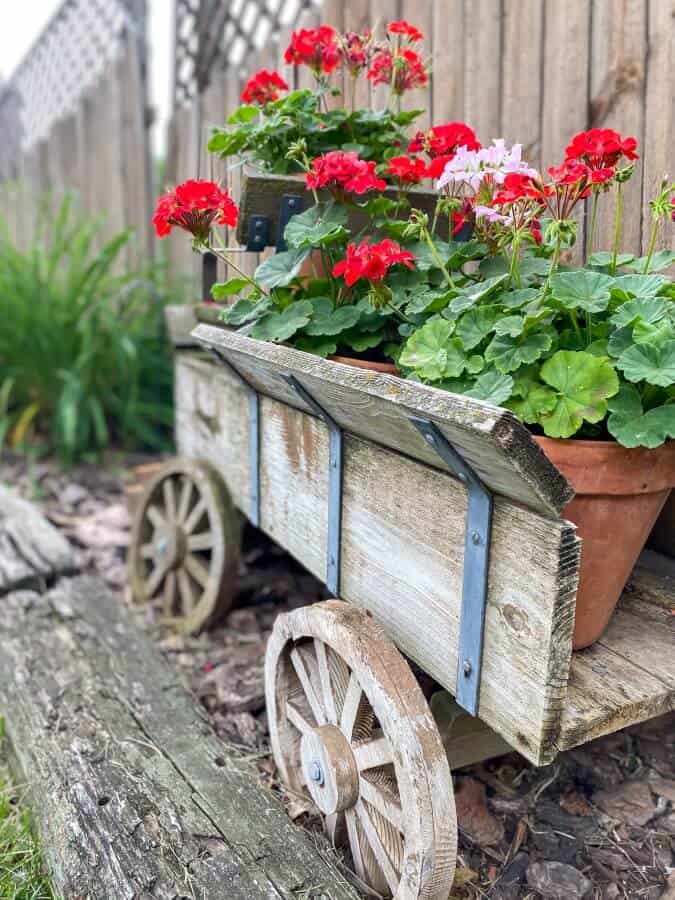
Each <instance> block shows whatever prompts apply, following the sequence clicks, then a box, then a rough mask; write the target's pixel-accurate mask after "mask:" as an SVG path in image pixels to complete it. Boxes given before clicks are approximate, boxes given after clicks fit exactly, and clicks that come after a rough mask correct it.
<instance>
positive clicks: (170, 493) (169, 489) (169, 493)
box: [162, 478, 176, 522]
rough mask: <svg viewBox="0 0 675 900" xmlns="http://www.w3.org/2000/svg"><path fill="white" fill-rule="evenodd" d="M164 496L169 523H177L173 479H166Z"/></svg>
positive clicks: (163, 485)
mask: <svg viewBox="0 0 675 900" xmlns="http://www.w3.org/2000/svg"><path fill="white" fill-rule="evenodd" d="M162 493H163V495H164V511H165V513H166V518H167V519H168V521H169V522H175V521H176V488H175V485H174V481H173V478H165V479H164V481H163V482H162Z"/></svg>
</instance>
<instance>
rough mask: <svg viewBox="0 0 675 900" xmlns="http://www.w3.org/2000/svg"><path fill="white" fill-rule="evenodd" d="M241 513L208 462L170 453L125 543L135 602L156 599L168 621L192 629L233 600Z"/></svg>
mask: <svg viewBox="0 0 675 900" xmlns="http://www.w3.org/2000/svg"><path fill="white" fill-rule="evenodd" d="M240 537H241V526H240V519H239V515H238V513H237V512H236V510H235V508H234V505H233V503H232V501H231V499H230V495H229V493H228V491H227V488H226V486H225V485H224V484H223V482H222V480H221V479H220V477H219V476H218V475H217V474H216V473H215V472H214V471H213V470H212V469H211V468H210V467H209V466H208V465H207V464H206V463H202V462H196V461H194V460H190V459H175V460H172V461H171V462H169V463H167V464H166V465H165V466H163V467H162V468H161V469H160V471H159V472H158V473H157V475H156V476H155V477H154V478H153V479H152V481H151V482H149V484H148V485H147V487H146V489H145V492H144V494H143V496H142V497H141V499H140V500H139V503H138V506H137V509H136V513H135V516H134V522H133V527H132V534H131V544H130V548H129V555H128V558H129V575H130V580H131V586H132V591H133V596H134V599H135V601H136V602H137V603H149V602H154V603H156V605H157V606H158V607H159V606H160V602H159V597H160V592H161V596H162V598H163V599H162V601H161V608H162V611H163V613H164V616H165V618H167V619H170V621H171V625H172V627H174V628H177V629H179V630H180V631H183V632H186V633H196V632H198V631H200V630H201V629H202V628H204V627H205V626H206V625H209V624H210V623H211V622H213V621H214V620H215V619H217V618H218V617H219V616H220V615H222V614H223V613H224V612H225V611H227V610H228V609H229V608H230V606H231V605H232V601H233V599H234V588H235V578H236V575H237V571H238V568H239V542H240Z"/></svg>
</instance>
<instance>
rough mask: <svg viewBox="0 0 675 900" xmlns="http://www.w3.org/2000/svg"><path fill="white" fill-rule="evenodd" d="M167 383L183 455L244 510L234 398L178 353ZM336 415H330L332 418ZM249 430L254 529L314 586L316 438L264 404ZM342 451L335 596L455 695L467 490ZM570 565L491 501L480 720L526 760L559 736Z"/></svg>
mask: <svg viewBox="0 0 675 900" xmlns="http://www.w3.org/2000/svg"><path fill="white" fill-rule="evenodd" d="M241 359H242V358H238V362H239V363H241ZM240 371H241V367H240ZM249 374H250V373H249ZM176 381H177V399H176V402H177V443H178V446H179V448H180V451H181V453H183V454H186V455H187V454H190V455H194V456H195V457H197V458H202V459H206V460H208V461H210V462H211V463H212V465H213V466H215V467H216V468H217V470H218V471H219V472H220V474H221V475H222V477H223V478H224V480H225V481H226V483H227V484H228V486H229V487H230V490H231V493H232V495H233V498H234V501H235V503H236V504H237V505H238V506H239V507H240V508H241V509H242V510H243V511H246V510H247V509H248V471H247V467H248V457H247V452H248V436H247V422H248V412H247V405H246V395H245V392H244V390H243V388H242V387H241V386H240V385H239V383H238V382H237V381H236V380H235V378H234V376H232V375H231V374H230V373H229V372H228V371H227V370H225V369H222V370H220V371H218V370H217V369H216V368H215V363H210V362H207V361H205V360H199V359H198V358H195V357H193V356H192V355H191V354H189V353H186V354H183V355H181V357H180V358H179V360H178V371H177V379H176ZM305 383H306V384H307V385H308V387H310V383H309V381H307V380H305ZM311 387H313V385H312V386H311ZM311 387H310V389H311ZM317 394H318V392H315V395H317ZM344 406H345V404H344V403H343V405H342V407H340V406H338V405H333V406H331V407H330V408H331V411H332V413H333V414H334V415H336V416H338V418H340V414H341V413H342V410H344ZM381 418H382V416H380V419H381ZM261 423H262V424H261V428H262V431H261V445H262V454H261V481H262V492H261V494H262V497H261V500H262V502H261V508H262V522H261V525H262V528H263V530H264V531H266V532H267V533H268V534H269V535H270V536H271V537H272V538H274V539H275V540H276V541H278V542H279V543H280V544H281V545H282V546H283V547H284V548H286V549H287V550H288V551H289V552H290V553H291V554H293V555H294V556H295V557H296V558H297V559H299V560H300V561H301V562H302V563H303V565H305V566H306V567H307V568H308V569H309V570H310V571H311V572H313V573H314V574H315V575H317V576H318V577H319V578H321V579H324V578H325V573H326V537H327V487H328V485H327V478H326V469H327V459H328V435H327V429H326V427H325V426H324V425H323V423H321V422H320V421H318V420H316V419H314V418H312V417H311V416H309V415H307V414H304V413H302V412H300V411H299V410H297V409H293V408H292V407H289V406H286V405H284V404H282V403H279V402H278V401H276V400H273V399H271V398H269V397H263V400H262V411H261ZM344 449H345V466H344V494H343V536H342V580H341V592H340V594H341V597H342V598H343V599H346V600H349V601H350V602H352V603H354V604H357V605H360V606H363V607H365V608H366V609H368V610H369V611H371V612H372V613H373V615H374V616H375V617H376V618H377V619H378V620H379V621H380V622H381V624H382V625H383V626H384V627H385V629H386V630H387V632H388V634H389V635H390V637H391V638H392V640H393V641H394V643H395V644H396V645H397V646H398V647H399V648H400V649H401V650H402V651H403V652H404V653H405V654H406V655H408V656H410V657H411V658H412V659H414V660H415V662H417V663H418V664H419V665H421V666H422V668H423V669H424V670H425V671H427V672H429V673H430V674H431V675H432V676H433V677H434V678H436V679H437V680H438V681H439V682H440V683H441V684H442V685H443V686H444V687H446V688H447V689H448V690H450V691H451V692H453V691H454V690H455V687H456V669H457V652H458V633H459V611H460V598H461V590H462V568H463V544H464V522H465V512H466V491H465V489H464V487H463V486H462V485H461V484H460V483H459V482H458V481H457V480H456V479H454V478H452V477H448V474H447V473H445V472H441V471H439V470H438V469H436V468H432V467H431V466H428V465H420V463H419V462H417V461H415V460H413V459H410V458H407V457H406V456H403V455H401V454H399V453H395V452H393V451H391V450H387V449H384V448H383V447H381V446H377V445H376V444H373V443H370V442H368V441H364V440H361V439H358V438H356V437H353V436H351V435H347V437H346V439H345V448H344ZM578 564H579V542H578V541H577V539H576V538H575V536H574V529H573V528H572V526H570V525H569V524H568V523H565V522H563V521H560V520H559V519H551V518H550V517H545V516H542V515H540V514H538V513H536V512H534V511H531V510H528V509H526V508H524V507H523V506H521V505H518V504H514V503H512V502H510V501H509V500H507V499H505V498H502V497H497V499H496V506H495V516H494V524H493V550H492V555H491V562H490V572H489V599H488V609H487V619H486V628H485V652H484V663H483V678H482V687H481V693H480V716H481V718H482V719H483V720H484V721H485V722H487V723H488V724H489V725H490V726H491V727H492V728H493V729H494V730H495V731H497V732H499V733H500V734H501V735H502V737H504V738H505V739H506V740H507V741H508V742H509V743H510V744H511V745H512V746H514V747H516V748H517V749H519V750H520V752H522V753H523V754H524V755H525V756H527V757H528V758H529V759H531V760H532V761H534V762H541V761H545V760H546V759H548V758H549V757H550V754H551V752H552V746H553V745H552V742H553V740H554V738H555V737H556V733H557V724H558V719H559V715H560V709H561V706H562V703H563V700H564V693H565V684H566V679H567V671H568V667H569V656H570V652H571V634H572V626H573V608H574V593H575V590H576V580H577V573H578Z"/></svg>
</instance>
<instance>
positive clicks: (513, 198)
mask: <svg viewBox="0 0 675 900" xmlns="http://www.w3.org/2000/svg"><path fill="white" fill-rule="evenodd" d="M519 200H538V201H539V202H540V203H545V202H546V194H545V192H544V191H543V190H542V188H541V187H540V186H539V185H538V184H535V182H534V181H533V180H532V179H531V178H530V177H529V175H522V174H521V173H520V172H509V174H508V175H507V176H506V177H505V178H504V184H503V185H502V187H501V190H499V191H497V193H496V194H495V196H494V197H493V199H492V203H493V205H494V206H504V205H505V204H509V203H517V202H518V201H519Z"/></svg>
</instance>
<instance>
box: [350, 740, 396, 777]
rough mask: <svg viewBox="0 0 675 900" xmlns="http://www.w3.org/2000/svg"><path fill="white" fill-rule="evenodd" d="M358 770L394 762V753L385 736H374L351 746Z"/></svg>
mask: <svg viewBox="0 0 675 900" xmlns="http://www.w3.org/2000/svg"><path fill="white" fill-rule="evenodd" d="M352 750H353V752H354V759H355V760H356V765H357V766H358V767H359V771H360V772H362V771H363V770H364V769H374V768H376V767H378V766H386V765H389V763H393V762H394V753H393V750H392V747H391V744H390V743H389V741H388V740H387V738H386V737H380V738H375V740H373V741H366V742H365V743H363V744H356V745H355V746H354V747H353V748H352Z"/></svg>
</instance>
